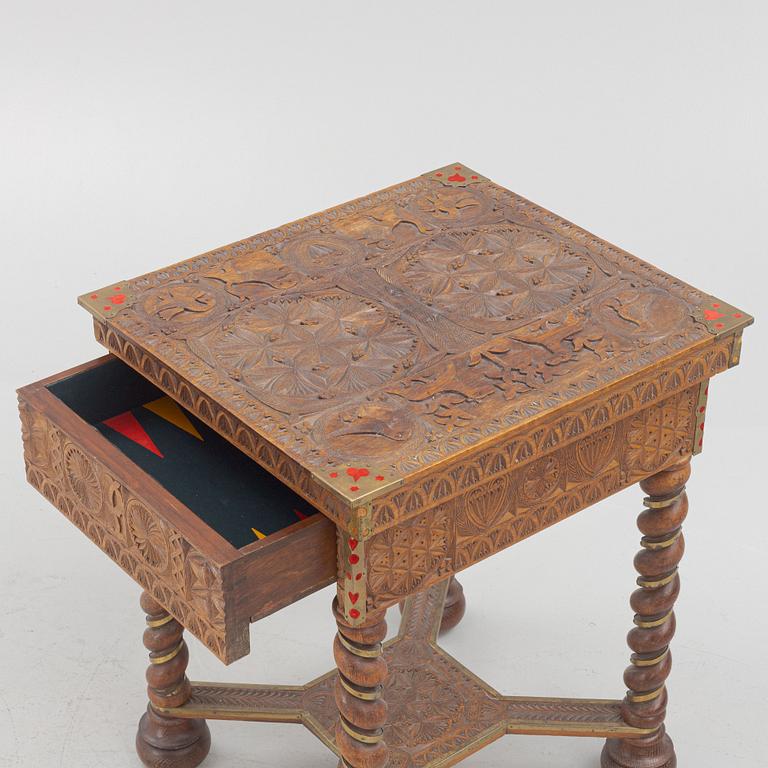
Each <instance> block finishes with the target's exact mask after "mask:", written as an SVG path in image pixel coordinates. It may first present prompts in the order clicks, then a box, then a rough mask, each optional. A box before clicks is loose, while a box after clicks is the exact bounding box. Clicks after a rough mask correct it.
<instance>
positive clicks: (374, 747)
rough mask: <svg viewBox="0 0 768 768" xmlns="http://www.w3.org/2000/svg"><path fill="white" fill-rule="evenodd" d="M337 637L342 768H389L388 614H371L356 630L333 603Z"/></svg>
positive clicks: (336, 651)
mask: <svg viewBox="0 0 768 768" xmlns="http://www.w3.org/2000/svg"><path fill="white" fill-rule="evenodd" d="M333 612H334V616H335V617H336V624H337V626H338V630H339V631H338V633H337V634H336V639H335V640H334V643H333V655H334V658H335V659H336V666H337V667H338V671H339V674H338V677H337V679H336V705H337V706H338V708H339V721H338V723H337V725H336V746H337V747H338V749H339V753H340V755H341V761H340V763H339V765H340V767H341V768H384V766H385V765H386V764H387V762H388V759H389V751H388V749H387V745H386V744H385V742H384V738H383V728H384V723H385V722H386V720H387V704H386V702H385V701H384V697H383V688H382V684H383V683H384V680H385V679H386V677H387V662H386V661H385V660H384V656H383V655H382V653H383V648H382V641H383V640H384V637H385V636H386V634H387V623H386V621H385V620H384V615H385V614H384V612H383V611H377V612H374V613H369V614H368V617H367V619H366V621H365V623H364V624H363V625H362V626H360V627H351V626H350V625H349V624H347V623H346V621H345V620H344V615H343V612H340V610H339V605H338V601H337V600H335V599H334V601H333Z"/></svg>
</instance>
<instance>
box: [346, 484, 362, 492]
mask: <svg viewBox="0 0 768 768" xmlns="http://www.w3.org/2000/svg"><path fill="white" fill-rule="evenodd" d="M349 490H350V491H359V490H360V486H358V485H350V486H349Z"/></svg>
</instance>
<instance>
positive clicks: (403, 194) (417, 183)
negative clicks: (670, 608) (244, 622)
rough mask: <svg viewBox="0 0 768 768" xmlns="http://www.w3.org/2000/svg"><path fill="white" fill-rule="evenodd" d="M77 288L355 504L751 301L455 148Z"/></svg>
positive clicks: (616, 378)
mask: <svg viewBox="0 0 768 768" xmlns="http://www.w3.org/2000/svg"><path fill="white" fill-rule="evenodd" d="M80 303H81V304H82V305H83V306H84V307H85V308H86V309H88V310H89V311H90V312H91V313H92V314H93V315H94V317H95V319H96V326H97V335H99V329H100V332H101V337H102V340H105V341H107V340H109V339H111V341H110V342H109V343H108V346H110V348H112V349H116V348H117V347H118V346H119V345H122V346H120V347H119V348H120V350H121V353H122V356H123V358H124V359H126V360H127V361H128V362H129V363H131V364H132V365H134V366H135V367H136V368H138V369H139V370H140V371H143V372H145V373H146V374H147V375H150V372H151V375H152V376H153V378H154V380H155V381H156V383H158V384H159V385H160V386H161V387H163V388H164V389H165V390H166V391H168V392H170V393H171V394H172V395H173V396H174V397H176V398H177V399H179V400H181V401H182V402H183V403H184V404H186V405H187V406H188V407H190V409H191V410H193V411H194V412H195V413H197V414H198V415H200V416H201V418H203V419H204V420H207V421H208V422H209V423H210V424H211V425H212V426H213V427H214V428H216V429H218V430H219V431H220V432H221V433H222V434H224V435H225V436H227V437H228V438H229V439H230V440H232V441H233V442H236V443H238V444H240V445H242V446H247V447H249V453H250V454H251V455H252V456H253V457H254V458H256V460H257V461H259V462H260V463H262V464H263V465H264V466H265V467H266V468H267V469H270V471H273V472H274V473H275V474H277V475H278V476H280V477H281V478H282V479H283V480H284V481H286V482H288V483H289V484H291V485H293V486H294V487H299V490H302V482H299V481H298V480H297V479H296V476H297V475H298V474H304V475H306V476H308V477H310V478H311V480H312V481H314V482H316V483H318V484H320V485H322V486H323V488H325V489H326V490H327V491H330V493H331V495H332V496H333V497H334V498H335V499H336V500H337V501H338V502H340V503H341V504H342V505H347V506H348V507H349V508H351V509H354V508H356V507H358V506H359V505H361V504H365V503H368V502H370V501H371V500H372V499H374V498H377V497H379V496H381V495H382V494H385V493H388V492H391V491H392V489H393V488H396V487H398V486H399V485H401V484H403V482H405V481H407V480H408V478H411V477H415V476H419V477H423V476H424V474H425V473H429V472H430V471H431V470H433V469H434V468H436V467H437V466H442V465H444V463H445V462H446V461H448V460H451V459H453V458H455V457H457V456H460V455H462V454H464V453H465V452H467V451H472V450H475V449H477V448H478V446H482V445H484V444H487V443H489V442H490V441H494V440H497V439H500V438H502V437H504V436H507V435H509V434H510V433H511V432H513V431H514V430H516V429H518V428H520V427H521V426H522V425H526V426H527V427H530V424H531V422H534V421H536V420H537V419H540V418H543V417H544V416H546V415H548V414H550V413H552V412H553V411H556V410H557V409H559V408H563V407H569V406H572V405H573V403H575V402H576V401H578V400H582V399H584V398H588V397H589V396H590V395H592V394H594V393H595V392H596V391H603V390H605V391H606V392H608V391H609V390H610V389H611V388H612V387H615V386H617V385H618V384H619V383H621V382H622V381H623V380H626V379H627V377H630V376H632V375H634V374H637V373H638V372H642V371H645V370H651V369H653V368H654V367H655V366H659V365H660V364H662V363H663V362H664V361H668V360H671V359H674V358H677V357H679V356H680V355H681V354H684V353H686V352H690V351H691V350H693V349H695V348H698V347H701V346H702V345H705V344H707V343H709V342H711V341H712V339H713V337H716V336H717V335H721V334H726V333H732V334H733V333H738V332H740V330H741V328H743V327H744V326H745V325H748V324H749V323H750V322H751V321H752V318H751V317H750V316H749V315H747V314H745V313H743V312H740V311H739V310H737V309H736V308H734V307H732V306H730V305H728V304H726V303H725V302H723V301H720V300H718V299H715V298H713V297H712V296H709V295H707V294H704V293H702V292H700V291H698V290H696V289H694V288H692V287H691V286H689V285H687V284H685V283H684V282H682V281H680V280H678V279H676V278H674V277H671V276H670V275H668V274H666V273H664V272H662V271H660V270H658V269H656V268H655V267H653V266H651V265H650V264H647V263H645V262H643V261H641V260H639V259H637V258H635V257H634V256H632V255H630V254H628V253H626V252H625V251H622V250H621V249H619V248H617V247H615V246H613V245H611V244H609V243H607V242H605V241H604V240H601V239H599V238H598V237H596V236H594V235H592V234H590V233H588V232H586V231H584V230H583V229H580V228H579V227H577V226H575V225H573V224H571V223H569V222H567V221H565V220H563V219H561V218H560V217H558V216H556V215H554V214H552V213H550V212H549V211H546V210H544V209H543V208H540V207H539V206H537V205H535V204H533V203H531V202H530V201H528V200H526V199H524V198H522V197H520V196H518V195H516V194H513V193H512V192H509V191H508V190H506V189H504V188H502V187H500V186H499V185H497V184H495V183H493V182H491V181H490V180H488V179H487V178H486V177H484V176H481V175H480V174H479V173H476V172H475V171H472V170H471V169H470V168H468V167H467V166H465V165H463V164H460V163H455V164H452V165H450V166H446V167H445V168H441V169H438V170H436V171H431V172H429V173H426V174H424V175H422V176H419V177H417V178H415V179H412V180H410V181H406V182H404V183H402V184H398V185H396V186H393V187H390V188H388V189H385V190H382V191H380V192H376V193H374V194H371V195H368V196H367V197H363V198H360V199H357V200H354V201H352V202H349V203H346V204H344V205H340V206H338V207H336V208H332V209H329V210H327V211H324V212H322V213H319V214H316V215H314V216H310V217H308V218H305V219H302V220H300V221H297V222H294V223H291V224H287V225H285V226H283V227H280V228H278V229H274V230H270V231H267V232H264V233H262V234H260V235H256V236H254V237H251V238H248V239H246V240H243V241H240V242H237V243H233V244H232V245H228V246H225V247H222V248H219V249H217V250H214V251H211V252H210V253H206V254H203V255H201V256H197V257H195V258H192V259H189V260H188V261H182V262H180V263H178V264H175V265H173V266H170V267H167V268H165V269H162V270H159V271H157V272H152V273H150V274H147V275H144V276H142V277H138V278H135V279H132V280H127V281H126V280H121V281H119V282H115V283H112V284H111V285H109V286H107V287H105V288H103V289H100V290H96V291H91V292H89V293H87V294H84V295H83V296H81V297H80ZM126 345H127V346H126ZM249 441H250V442H249ZM305 495H308V496H310V497H311V495H312V494H305Z"/></svg>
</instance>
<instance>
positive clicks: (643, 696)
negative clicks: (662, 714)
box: [627, 685, 664, 704]
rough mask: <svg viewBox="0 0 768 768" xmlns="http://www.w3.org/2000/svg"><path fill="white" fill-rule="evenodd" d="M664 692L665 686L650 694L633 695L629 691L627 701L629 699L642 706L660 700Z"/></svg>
mask: <svg viewBox="0 0 768 768" xmlns="http://www.w3.org/2000/svg"><path fill="white" fill-rule="evenodd" d="M663 692H664V686H663V685H662V686H661V687H660V688H657V689H656V690H655V691H651V692H650V693H633V692H632V691H627V699H629V701H631V702H632V703H633V704H642V703H643V702H646V701H653V700H654V699H658V698H659V696H661V694H662V693H663Z"/></svg>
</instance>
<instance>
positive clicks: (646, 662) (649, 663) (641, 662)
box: [630, 648, 669, 667]
mask: <svg viewBox="0 0 768 768" xmlns="http://www.w3.org/2000/svg"><path fill="white" fill-rule="evenodd" d="M667 656H669V648H667V649H666V650H665V651H664V652H663V653H661V654H659V655H658V656H656V657H654V658H653V659H638V658H635V657H634V656H632V658H631V659H630V661H631V662H632V663H633V664H634V665H635V666H636V667H653V666H655V665H656V664H660V663H661V662H662V661H664V659H666V658H667Z"/></svg>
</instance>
